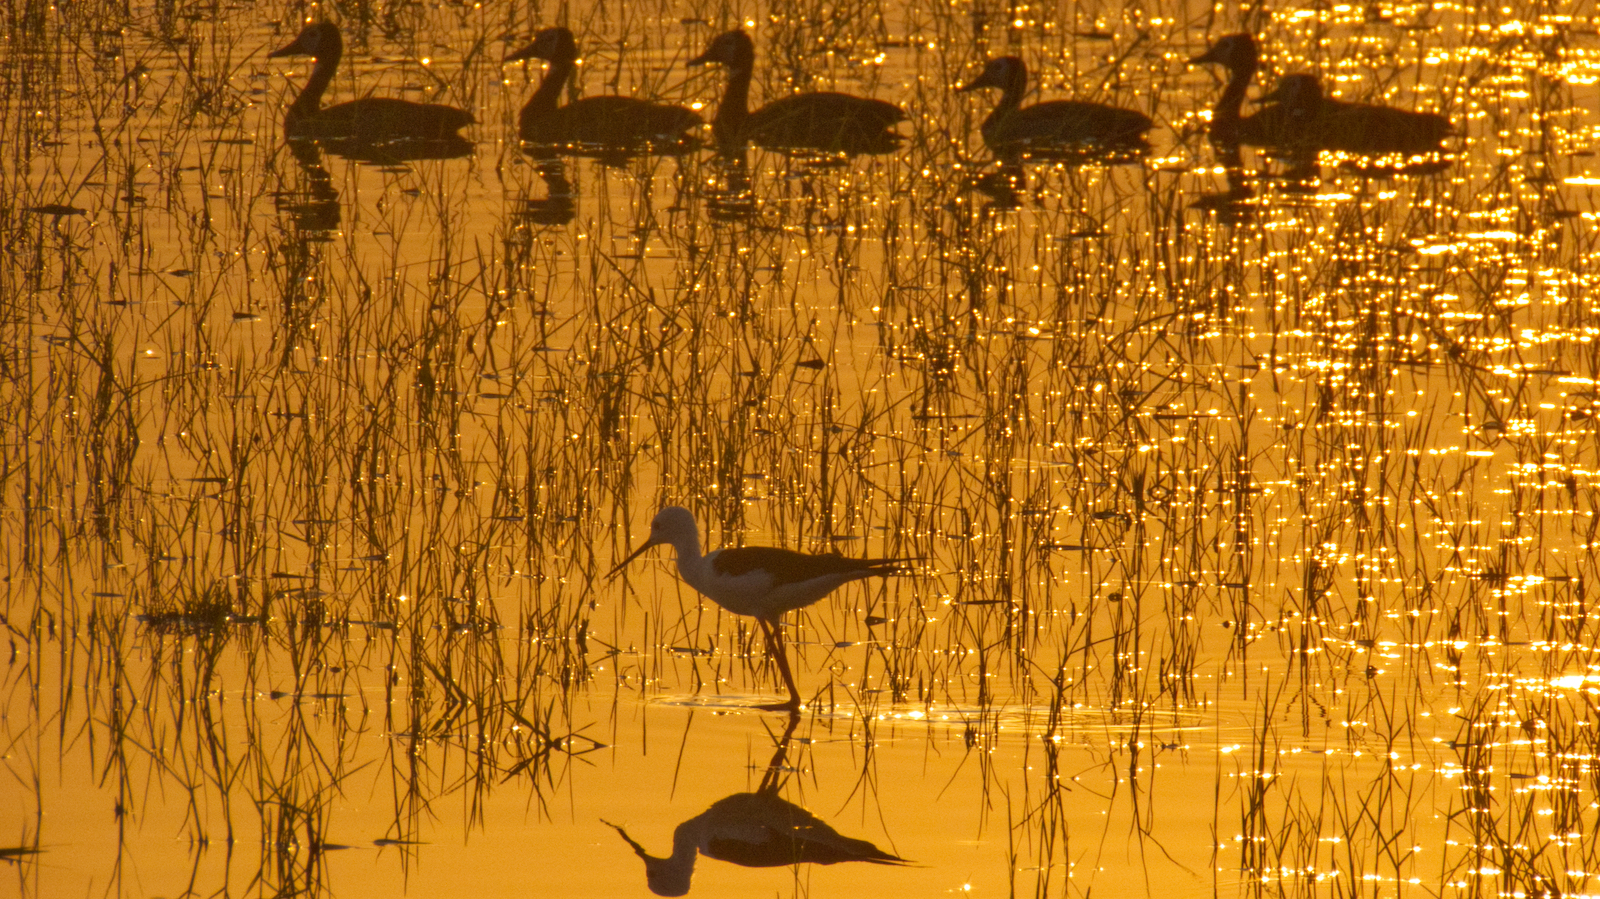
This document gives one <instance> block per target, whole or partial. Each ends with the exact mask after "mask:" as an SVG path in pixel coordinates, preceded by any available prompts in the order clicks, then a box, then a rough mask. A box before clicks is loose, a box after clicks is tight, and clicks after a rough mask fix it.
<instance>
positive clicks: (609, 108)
mask: <svg viewBox="0 0 1600 899" xmlns="http://www.w3.org/2000/svg"><path fill="white" fill-rule="evenodd" d="M525 59H542V60H544V61H545V62H548V63H549V64H550V67H549V69H547V70H546V71H545V74H544V78H543V80H541V81H540V82H539V87H538V88H537V89H536V90H535V91H534V92H533V96H532V97H529V98H528V102H527V103H526V104H525V105H524V106H523V107H522V111H521V112H520V113H518V115H517V134H518V136H519V137H521V138H522V140H523V141H524V142H525V143H528V144H533V145H538V146H549V147H560V148H562V149H563V150H565V151H569V152H577V153H580V154H581V153H583V151H590V152H592V153H594V154H596V155H611V154H614V153H616V152H618V151H622V152H640V151H652V152H663V153H665V152H682V151H685V150H687V149H689V147H690V146H692V141H691V138H690V132H692V131H693V130H694V129H695V128H696V127H698V126H699V125H700V124H701V121H700V116H698V115H696V114H695V113H694V111H693V110H690V109H687V108H685V107H682V106H675V105H672V104H670V103H655V102H652V101H649V100H641V99H639V98H637V97H617V96H603V97H583V98H581V99H578V100H574V101H572V102H571V103H568V104H567V105H565V106H561V105H559V103H560V99H561V91H562V90H563V89H564V88H565V87H566V84H567V80H568V78H569V77H570V76H571V75H572V70H573V67H574V65H575V64H576V63H577V61H578V44H577V41H576V40H574V39H573V37H572V32H571V31H569V30H567V29H565V28H559V27H557V28H546V29H544V30H543V31H540V32H539V33H538V34H536V35H534V39H533V43H531V44H529V45H528V46H526V47H523V48H522V49H520V50H518V51H516V52H515V53H512V54H511V55H510V56H507V57H506V59H505V61H506V62H517V61H520V60H525Z"/></svg>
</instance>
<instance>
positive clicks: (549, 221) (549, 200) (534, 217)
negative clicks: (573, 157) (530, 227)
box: [520, 154, 577, 225]
mask: <svg viewBox="0 0 1600 899" xmlns="http://www.w3.org/2000/svg"><path fill="white" fill-rule="evenodd" d="M533 170H534V172H536V173H537V174H538V175H539V178H540V179H541V180H543V181H544V185H545V195H544V197H542V198H539V199H535V198H533V197H529V198H527V199H525V200H523V206H522V211H521V213H520V215H521V216H522V217H523V218H525V219H527V220H528V221H530V222H533V223H534V224H537V225H565V224H566V223H568V222H570V221H572V219H573V217H574V216H576V215H577V201H576V197H577V189H576V188H574V187H573V185H572V181H571V180H570V179H569V178H568V177H567V166H566V163H564V162H562V161H561V158H560V157H558V156H554V155H550V154H546V155H541V156H534V162H533Z"/></svg>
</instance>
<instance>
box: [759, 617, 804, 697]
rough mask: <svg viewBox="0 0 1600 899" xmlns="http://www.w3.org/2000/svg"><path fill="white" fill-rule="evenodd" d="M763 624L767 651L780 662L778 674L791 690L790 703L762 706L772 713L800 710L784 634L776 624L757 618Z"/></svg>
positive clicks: (797, 690)
mask: <svg viewBox="0 0 1600 899" xmlns="http://www.w3.org/2000/svg"><path fill="white" fill-rule="evenodd" d="M756 620H757V621H759V622H761V633H762V634H764V635H765V636H766V638H767V651H768V652H770V653H772V656H773V658H775V659H777V660H778V673H779V674H781V675H783V685H784V686H785V687H788V688H789V701H788V702H781V703H774V704H772V705H765V706H762V708H764V709H768V710H771V711H782V710H785V709H787V710H789V711H793V710H795V709H798V708H800V689H799V688H798V687H796V686H795V685H794V672H793V671H790V670H789V657H788V655H787V654H786V653H785V652H784V651H783V632H782V631H780V630H778V625H777V623H776V622H770V621H767V620H766V619H765V618H757V619H756Z"/></svg>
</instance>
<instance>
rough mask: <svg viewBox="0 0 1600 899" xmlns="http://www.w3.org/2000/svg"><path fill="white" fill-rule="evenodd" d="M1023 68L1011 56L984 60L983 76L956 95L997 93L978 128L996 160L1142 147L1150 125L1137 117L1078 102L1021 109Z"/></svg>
mask: <svg viewBox="0 0 1600 899" xmlns="http://www.w3.org/2000/svg"><path fill="white" fill-rule="evenodd" d="M1027 86H1028V66H1027V64H1026V63H1024V62H1023V61H1022V59H1021V58H1020V57H1017V56H1000V57H996V58H994V59H991V60H989V62H988V64H987V65H985V66H984V68H983V73H982V74H980V75H979V76H978V77H977V78H974V79H973V80H972V81H969V82H967V83H966V84H964V85H962V86H960V87H958V88H956V90H957V91H959V92H966V91H974V90H978V89H979V88H985V87H993V88H999V89H1000V91H1001V93H1000V102H999V103H997V104H996V105H995V108H994V111H993V112H990V113H989V115H988V117H987V118H985V119H984V120H983V125H982V126H981V128H980V129H979V130H980V132H981V133H982V134H983V142H984V144H985V145H986V146H987V147H988V148H989V149H990V150H991V151H992V152H993V153H994V154H995V156H997V157H1000V158H1002V159H1017V158H1020V157H1024V156H1027V157H1035V158H1037V157H1050V156H1058V155H1079V154H1082V153H1085V152H1105V151H1113V150H1124V151H1126V150H1136V149H1143V148H1145V147H1147V144H1146V143H1145V138H1144V135H1145V132H1147V131H1149V130H1150V129H1151V128H1152V127H1153V126H1154V124H1155V123H1154V122H1152V121H1151V120H1150V117H1149V116H1147V115H1145V114H1144V113H1142V112H1137V111H1135V110H1132V109H1123V108H1121V107H1119V106H1110V105H1107V104H1105V103H1091V102H1087V101H1084V100H1047V101H1045V102H1043V103H1035V104H1033V105H1032V106H1023V105H1022V97H1023V95H1024V94H1025V93H1026V92H1027Z"/></svg>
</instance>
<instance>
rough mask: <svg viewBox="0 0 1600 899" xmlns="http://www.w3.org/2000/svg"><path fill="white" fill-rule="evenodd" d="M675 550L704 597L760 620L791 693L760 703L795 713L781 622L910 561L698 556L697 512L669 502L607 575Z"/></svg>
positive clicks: (753, 549)
mask: <svg viewBox="0 0 1600 899" xmlns="http://www.w3.org/2000/svg"><path fill="white" fill-rule="evenodd" d="M661 545H667V546H671V547H672V548H673V549H674V550H676V551H677V555H678V576H679V577H681V578H683V580H684V583H687V584H688V585H689V586H691V587H693V588H695V589H696V590H698V591H700V592H701V593H702V594H703V595H705V596H706V598H708V599H710V600H711V601H712V602H714V603H716V604H717V605H719V606H721V607H723V608H724V609H727V610H728V611H730V612H732V613H734V614H735V615H749V616H751V617H753V618H755V619H756V621H758V622H759V623H760V624H761V632H762V635H763V636H764V637H765V638H766V641H767V649H768V651H769V652H771V653H772V655H773V658H774V659H776V660H777V663H778V672H779V673H780V674H781V675H782V676H783V684H784V686H785V687H787V688H788V690H789V699H788V700H787V701H786V702H780V703H774V704H771V705H764V706H761V708H763V709H767V710H769V711H780V710H787V711H791V712H792V711H796V710H798V709H799V708H800V690H799V689H798V688H797V687H796V686H795V683H794V672H792V671H791V670H790V669H789V659H788V657H787V655H786V654H785V653H784V650H783V633H782V631H780V630H779V627H780V625H779V619H781V618H782V617H783V613H785V612H789V611H792V610H794V609H800V608H804V607H806V606H809V605H811V604H812V603H814V602H816V601H817V600H819V599H821V598H823V597H824V596H827V595H828V594H829V593H832V592H833V591H834V590H836V589H838V588H839V587H841V586H843V585H844V584H848V583H850V582H851V581H859V580H861V579H863V578H869V577H891V576H893V575H898V574H905V573H906V571H907V569H906V565H907V563H909V562H910V561H912V560H910V559H850V558H846V557H844V556H841V555H839V554H837V553H823V554H820V555H812V554H809V553H799V552H794V551H793V550H788V549H775V548H772V547H765V546H738V547H731V548H728V549H718V550H713V551H711V552H709V553H707V554H705V555H703V556H702V555H700V532H699V528H698V526H697V525H696V524H695V521H694V515H693V514H691V513H690V512H689V510H688V509H685V508H682V507H681V506H667V507H666V508H664V509H662V510H661V511H660V512H657V513H656V517H655V518H654V519H653V520H652V521H651V522H650V539H649V540H646V541H645V542H644V545H643V546H640V547H639V548H638V549H636V550H634V551H633V552H632V553H630V554H629V555H628V557H627V558H626V559H623V560H622V561H621V562H618V563H617V566H616V567H615V568H613V569H611V571H610V573H609V574H607V577H610V576H612V575H615V574H616V573H617V572H619V571H621V570H622V569H623V567H624V566H626V565H627V564H628V563H629V562H632V561H633V560H634V559H637V558H638V557H639V556H640V554H642V553H643V552H644V551H645V550H647V549H650V548H651V547H653V546H661Z"/></svg>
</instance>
